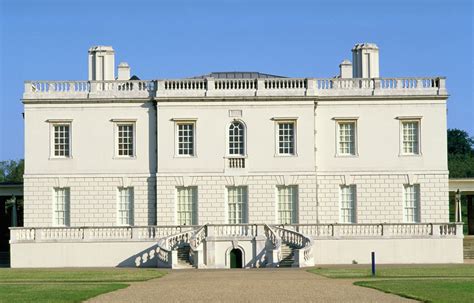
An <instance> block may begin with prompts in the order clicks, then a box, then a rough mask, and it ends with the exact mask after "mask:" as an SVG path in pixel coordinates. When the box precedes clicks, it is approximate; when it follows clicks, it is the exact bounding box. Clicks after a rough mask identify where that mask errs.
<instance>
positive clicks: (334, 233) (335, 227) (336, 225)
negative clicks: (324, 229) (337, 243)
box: [331, 224, 340, 238]
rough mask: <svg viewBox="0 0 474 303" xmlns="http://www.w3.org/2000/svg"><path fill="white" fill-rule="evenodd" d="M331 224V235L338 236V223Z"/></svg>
mask: <svg viewBox="0 0 474 303" xmlns="http://www.w3.org/2000/svg"><path fill="white" fill-rule="evenodd" d="M331 226H332V236H333V237H334V238H339V234H340V226H339V225H338V224H331Z"/></svg>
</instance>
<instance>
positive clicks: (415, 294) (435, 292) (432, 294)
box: [354, 279, 474, 303]
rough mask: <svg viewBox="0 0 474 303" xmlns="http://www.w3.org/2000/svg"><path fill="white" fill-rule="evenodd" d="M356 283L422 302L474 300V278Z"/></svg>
mask: <svg viewBox="0 0 474 303" xmlns="http://www.w3.org/2000/svg"><path fill="white" fill-rule="evenodd" d="M354 284H355V285H359V286H364V287H369V288H375V289H378V290H381V291H384V292H388V293H393V294H397V295H399V296H402V297H405V298H411V299H415V300H419V301H422V302H452V303H463V302H466V303H467V302H469V303H470V302H474V279H423V280H378V281H358V282H355V283H354Z"/></svg>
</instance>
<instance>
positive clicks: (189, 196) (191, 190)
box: [177, 186, 197, 225]
mask: <svg viewBox="0 0 474 303" xmlns="http://www.w3.org/2000/svg"><path fill="white" fill-rule="evenodd" d="M177 220H178V224H179V225H196V224H197V187H195V186H189V187H178V188H177Z"/></svg>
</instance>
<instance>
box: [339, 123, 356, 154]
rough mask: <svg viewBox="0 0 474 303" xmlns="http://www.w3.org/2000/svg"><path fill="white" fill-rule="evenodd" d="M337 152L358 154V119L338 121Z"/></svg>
mask: <svg viewBox="0 0 474 303" xmlns="http://www.w3.org/2000/svg"><path fill="white" fill-rule="evenodd" d="M337 154H338V155H340V156H354V155H356V121H355V120H347V121H344V120H342V121H337Z"/></svg>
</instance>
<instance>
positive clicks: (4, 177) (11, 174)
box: [0, 159, 25, 183]
mask: <svg viewBox="0 0 474 303" xmlns="http://www.w3.org/2000/svg"><path fill="white" fill-rule="evenodd" d="M24 171H25V161H24V160H23V159H21V160H18V161H15V160H8V161H0V182H20V183H21V182H23V173H24Z"/></svg>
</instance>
